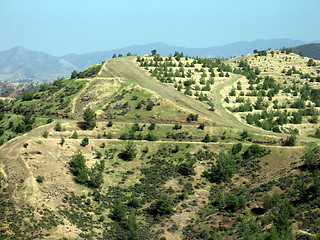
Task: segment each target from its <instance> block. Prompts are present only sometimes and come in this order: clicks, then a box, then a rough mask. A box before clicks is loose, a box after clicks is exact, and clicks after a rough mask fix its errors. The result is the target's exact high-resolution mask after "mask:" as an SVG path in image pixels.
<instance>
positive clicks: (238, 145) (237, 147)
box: [231, 143, 243, 155]
mask: <svg viewBox="0 0 320 240" xmlns="http://www.w3.org/2000/svg"><path fill="white" fill-rule="evenodd" d="M242 147H243V146H242V143H235V144H233V145H232V149H231V152H232V154H233V155H236V154H237V153H239V152H240V151H241V150H242Z"/></svg>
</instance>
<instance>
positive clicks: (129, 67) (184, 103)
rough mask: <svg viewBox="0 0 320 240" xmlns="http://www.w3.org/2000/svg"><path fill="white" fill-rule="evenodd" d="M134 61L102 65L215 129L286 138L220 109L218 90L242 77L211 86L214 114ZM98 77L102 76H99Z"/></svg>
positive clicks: (131, 58)
mask: <svg viewBox="0 0 320 240" xmlns="http://www.w3.org/2000/svg"><path fill="white" fill-rule="evenodd" d="M134 59H135V58H133V57H124V58H114V59H110V60H108V61H106V62H105V63H104V65H105V67H106V68H107V69H108V70H109V71H110V72H112V73H114V74H116V75H118V76H119V77H124V78H128V79H135V80H136V81H137V84H139V85H140V86H142V87H144V88H147V89H150V90H152V91H154V92H156V93H157V94H159V95H160V96H162V97H164V98H166V99H169V100H171V101H172V102H173V103H175V104H176V105H178V106H180V107H183V108H186V109H190V110H192V111H193V112H194V113H196V114H199V116H200V117H204V118H206V119H208V120H210V121H212V122H213V123H215V124H216V126H221V127H230V128H237V129H242V130H248V131H251V132H254V133H257V134H262V135H268V136H275V137H279V138H281V137H282V138H283V137H286V136H288V135H287V134H283V133H273V132H268V131H265V130H263V129H260V128H258V127H255V126H250V125H248V124H245V123H243V122H241V121H239V120H238V119H237V118H236V117H235V116H233V115H232V114H231V113H229V112H228V111H227V110H226V109H225V108H224V107H223V106H222V104H221V96H220V90H221V89H222V88H224V87H225V86H228V85H230V84H231V83H232V82H234V81H237V80H238V79H240V78H241V77H243V76H239V75H238V76H234V77H232V78H230V79H229V80H228V81H225V82H223V83H220V84H216V85H215V86H214V87H215V91H212V95H213V101H214V104H215V108H216V110H215V111H214V112H212V111H209V106H208V105H207V104H205V103H202V102H200V101H198V100H196V99H193V98H191V97H189V96H187V95H185V94H183V93H181V92H179V91H177V90H176V89H175V88H174V87H173V86H170V85H166V84H163V83H161V82H159V81H158V80H156V79H155V78H154V77H152V76H150V75H148V73H147V72H146V71H145V70H144V69H142V68H140V67H139V66H137V65H136V63H135V62H134ZM100 76H103V72H102V73H101V75H100ZM303 139H305V140H309V141H310V138H308V137H303Z"/></svg>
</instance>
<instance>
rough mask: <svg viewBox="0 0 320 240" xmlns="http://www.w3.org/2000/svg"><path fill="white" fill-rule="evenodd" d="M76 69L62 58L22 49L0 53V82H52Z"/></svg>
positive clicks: (17, 48)
mask: <svg viewBox="0 0 320 240" xmlns="http://www.w3.org/2000/svg"><path fill="white" fill-rule="evenodd" d="M77 69H78V67H76V66H75V65H73V64H72V63H70V62H68V61H67V60H65V59H63V58H58V57H54V56H51V55H49V54H45V53H41V52H36V51H30V50H28V49H25V48H22V47H15V48H12V49H10V50H7V51H3V52H0V81H30V80H40V81H43V82H44V81H52V80H54V79H57V78H58V77H66V76H70V73H71V72H72V71H73V70H77Z"/></svg>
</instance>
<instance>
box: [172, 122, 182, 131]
mask: <svg viewBox="0 0 320 240" xmlns="http://www.w3.org/2000/svg"><path fill="white" fill-rule="evenodd" d="M181 128H182V125H181V124H178V123H176V124H175V125H174V126H173V130H179V129H181Z"/></svg>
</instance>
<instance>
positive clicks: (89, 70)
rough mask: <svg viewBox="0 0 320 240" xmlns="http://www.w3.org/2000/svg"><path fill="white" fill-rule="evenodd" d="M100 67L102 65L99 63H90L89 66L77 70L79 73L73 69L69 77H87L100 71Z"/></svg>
mask: <svg viewBox="0 0 320 240" xmlns="http://www.w3.org/2000/svg"><path fill="white" fill-rule="evenodd" d="M101 67H102V65H101V64H96V65H92V66H91V67H89V68H87V69H86V70H84V71H82V72H79V73H78V72H77V71H75V70H74V71H73V72H72V73H71V79H75V78H88V77H92V76H95V75H96V74H97V73H98V72H99V71H100V69H101Z"/></svg>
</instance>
